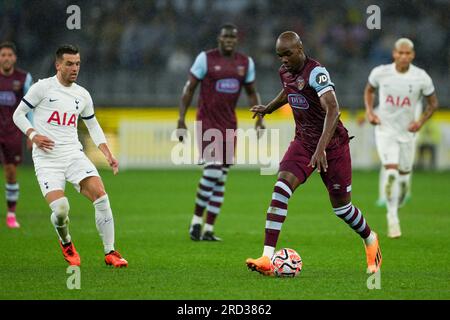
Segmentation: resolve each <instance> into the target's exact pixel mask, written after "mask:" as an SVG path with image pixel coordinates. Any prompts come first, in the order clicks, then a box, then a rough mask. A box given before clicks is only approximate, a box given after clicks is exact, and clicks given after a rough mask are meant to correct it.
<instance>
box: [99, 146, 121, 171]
mask: <svg viewBox="0 0 450 320" xmlns="http://www.w3.org/2000/svg"><path fill="white" fill-rule="evenodd" d="M98 148H99V149H100V151H101V152H102V153H103V155H104V156H105V158H106V161H108V164H109V166H110V167H111V168H112V169H113V173H114V175H116V174H117V173H118V172H119V161H117V159H116V158H115V157H114V156H113V154H112V153H111V150H109V147H108V145H107V144H106V143H101V144H100V145H99V146H98Z"/></svg>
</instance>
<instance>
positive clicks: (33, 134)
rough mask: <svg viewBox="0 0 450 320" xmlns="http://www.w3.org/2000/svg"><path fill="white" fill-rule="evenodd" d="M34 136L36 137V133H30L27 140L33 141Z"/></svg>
mask: <svg viewBox="0 0 450 320" xmlns="http://www.w3.org/2000/svg"><path fill="white" fill-rule="evenodd" d="M35 135H37V132H36V131H32V132H31V133H30V135H29V136H28V138H29V139H30V140H31V141H33V138H34V136H35Z"/></svg>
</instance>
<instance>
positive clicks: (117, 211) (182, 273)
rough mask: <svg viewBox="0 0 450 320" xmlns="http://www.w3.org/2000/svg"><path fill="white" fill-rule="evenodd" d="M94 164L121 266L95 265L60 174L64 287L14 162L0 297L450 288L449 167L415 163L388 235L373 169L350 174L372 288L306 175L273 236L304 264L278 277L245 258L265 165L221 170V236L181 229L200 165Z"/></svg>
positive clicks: (355, 242)
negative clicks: (375, 242)
mask: <svg viewBox="0 0 450 320" xmlns="http://www.w3.org/2000/svg"><path fill="white" fill-rule="evenodd" d="M101 173H102V176H103V179H104V182H105V185H106V187H107V191H108V194H109V197H110V200H111V205H112V208H113V212H114V217H115V225H116V247H117V249H118V250H119V251H120V252H121V253H122V254H123V255H124V257H125V258H126V259H127V260H128V261H129V263H130V265H129V267H128V268H127V269H118V270H115V269H111V268H108V267H106V266H105V264H104V262H103V251H102V245H101V241H100V238H99V236H98V234H97V231H96V228H95V222H94V212H93V207H92V205H91V204H90V203H89V201H88V200H87V199H85V198H83V197H82V196H81V195H79V194H77V193H76V192H75V191H74V189H73V188H72V187H71V186H70V185H69V184H68V185H67V187H66V191H67V195H68V198H69V201H70V205H71V211H70V217H71V223H70V231H71V235H72V239H73V240H74V243H75V244H76V247H77V250H78V252H79V253H80V255H81V259H82V267H81V290H68V289H67V287H66V280H67V278H68V276H69V275H68V274H66V268H67V265H66V262H65V261H64V260H63V258H62V255H61V252H60V249H59V247H58V242H57V237H56V233H55V231H54V229H53V227H52V225H51V224H50V212H49V208H48V206H47V204H46V202H45V201H44V199H43V198H42V195H41V193H40V191H39V188H38V184H37V182H36V179H35V176H34V172H33V170H32V169H31V168H21V170H20V177H19V178H20V179H19V181H20V186H21V195H20V203H19V206H18V218H19V221H20V223H21V224H22V227H21V228H20V229H19V230H9V229H7V228H6V226H5V224H4V222H3V221H4V220H2V223H1V225H0V288H1V290H0V299H450V281H449V279H450V254H449V248H450V205H449V199H448V190H449V189H450V172H445V173H422V172H417V173H415V174H414V177H413V197H412V200H411V201H410V202H409V203H408V204H407V205H406V206H405V207H404V208H402V210H401V212H400V218H401V222H402V231H403V237H402V238H401V239H398V240H390V239H387V238H386V221H385V212H384V209H381V208H377V207H376V206H375V200H376V197H377V188H378V186H377V183H378V173H377V172H355V173H354V176H353V202H354V203H355V204H356V205H357V206H359V207H360V208H361V209H362V211H363V212H364V214H365V217H366V218H367V220H368V222H369V224H370V226H371V227H372V228H373V229H374V230H376V231H377V232H378V233H379V235H380V238H381V246H382V252H383V259H384V261H383V268H382V272H381V289H380V290H368V289H367V287H366V280H367V275H366V274H365V255H364V248H363V245H362V242H361V240H360V239H359V237H358V236H357V235H356V234H355V233H354V232H353V231H352V230H351V229H349V227H348V226H347V225H346V224H345V223H343V222H342V221H341V220H340V219H338V218H336V217H335V216H334V213H333V211H332V209H331V206H330V204H329V202H328V198H327V193H326V190H325V188H324V186H323V185H322V182H321V180H320V178H319V177H318V176H317V175H314V176H313V177H311V179H310V180H309V181H308V183H307V184H306V185H304V186H302V187H301V188H299V189H298V190H297V191H296V193H295V194H294V196H293V198H292V199H291V201H290V203H289V214H288V218H287V220H286V223H285V224H284V226H283V231H282V233H281V238H280V241H279V245H278V247H279V248H281V247H291V248H294V249H296V250H297V251H298V252H299V253H300V254H301V256H302V258H303V262H304V265H303V271H302V272H301V275H300V276H299V277H297V278H294V279H280V278H265V277H263V276H261V275H259V274H257V273H255V272H249V271H248V270H247V269H246V267H245V263H244V261H245V259H246V258H247V257H250V256H251V257H257V256H259V255H260V254H261V252H262V242H263V234H264V224H265V211H266V209H267V206H268V204H269V201H270V197H271V192H272V188H273V184H274V181H275V177H274V176H260V175H259V172H258V171H242V170H236V169H234V170H231V172H230V175H229V179H228V183H227V191H226V195H225V204H224V206H223V209H222V213H221V215H220V216H219V218H218V220H217V226H216V232H217V234H218V235H219V236H220V237H223V239H224V241H223V242H222V243H202V242H193V241H191V240H190V239H189V237H188V225H189V222H190V219H191V214H192V210H193V204H194V197H195V191H196V187H197V183H198V179H199V176H200V171H199V170H191V171H181V170H180V171H176V170H175V171H165V170H160V171H124V172H121V173H120V174H119V175H118V176H117V177H113V176H112V173H110V172H109V171H102V172H101ZM0 183H1V185H3V184H4V182H3V180H2V181H0ZM3 208H4V205H3ZM1 211H3V212H4V209H1ZM2 219H3V218H2Z"/></svg>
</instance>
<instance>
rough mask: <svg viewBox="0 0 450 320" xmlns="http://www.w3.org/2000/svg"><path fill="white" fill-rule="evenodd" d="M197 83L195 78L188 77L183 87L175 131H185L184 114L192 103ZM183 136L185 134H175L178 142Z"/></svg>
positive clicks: (180, 132)
mask: <svg viewBox="0 0 450 320" xmlns="http://www.w3.org/2000/svg"><path fill="white" fill-rule="evenodd" d="M199 82H200V81H199V80H198V79H197V78H195V77H193V76H192V75H190V76H189V79H188V81H186V84H185V85H184V88H183V94H182V95H181V102H180V109H179V110H180V115H179V118H178V123H177V129H187V127H186V122H185V118H186V112H187V109H188V108H189V105H190V104H191V102H192V97H193V96H194V93H195V89H196V88H197V85H198V84H199ZM184 135H185V132H184V133H183V132H182V131H179V132H178V133H177V136H178V139H179V140H180V141H183V138H184Z"/></svg>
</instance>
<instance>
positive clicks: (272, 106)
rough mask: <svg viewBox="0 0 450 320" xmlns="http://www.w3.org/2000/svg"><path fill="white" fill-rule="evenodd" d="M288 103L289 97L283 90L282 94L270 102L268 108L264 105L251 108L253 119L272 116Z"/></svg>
mask: <svg viewBox="0 0 450 320" xmlns="http://www.w3.org/2000/svg"><path fill="white" fill-rule="evenodd" d="M287 102H288V100H287V95H286V93H285V92H284V89H281V91H280V93H279V94H278V95H277V96H276V97H275V98H274V99H273V100H272V101H270V102H269V103H268V104H267V105H266V106H264V105H254V106H253V107H251V108H250V111H251V112H254V113H255V114H254V115H253V118H254V117H256V116H257V115H258V116H261V117H264V115H266V114H271V113H272V112H274V111H275V110H277V109H279V108H281V107H282V106H284V105H285V104H286V103H287Z"/></svg>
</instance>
